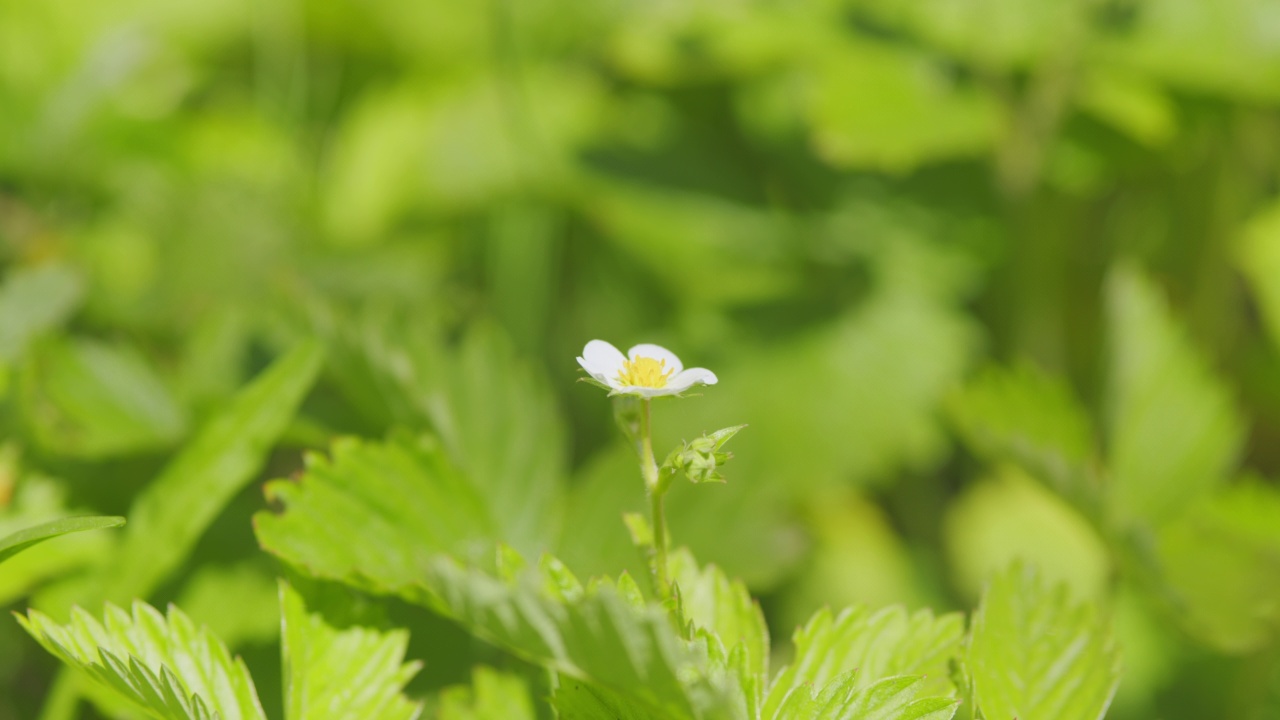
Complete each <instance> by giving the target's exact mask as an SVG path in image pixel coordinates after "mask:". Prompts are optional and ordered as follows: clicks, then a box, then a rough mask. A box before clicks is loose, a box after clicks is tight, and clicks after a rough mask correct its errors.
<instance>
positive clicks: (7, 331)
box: [0, 264, 84, 364]
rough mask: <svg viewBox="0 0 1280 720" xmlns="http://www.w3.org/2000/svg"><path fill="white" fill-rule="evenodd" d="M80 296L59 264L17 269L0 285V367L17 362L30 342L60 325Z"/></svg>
mask: <svg viewBox="0 0 1280 720" xmlns="http://www.w3.org/2000/svg"><path fill="white" fill-rule="evenodd" d="M83 293H84V288H83V287H82V282H81V280H80V276H79V275H78V274H76V273H75V272H74V271H73V270H71V269H70V268H67V267H65V266H62V265H54V264H48V265H40V266H37V267H32V268H19V269H17V270H15V271H13V272H12V273H11V274H10V275H9V276H8V277H6V278H5V279H4V282H3V283H0V364H3V363H11V362H13V361H15V360H17V359H18V358H19V357H21V356H22V354H23V353H24V352H25V351H26V349H27V345H28V344H29V343H30V342H31V340H32V339H34V338H36V337H38V336H39V335H40V334H41V333H43V332H46V331H48V330H50V329H52V328H55V327H57V326H58V325H60V324H61V323H62V322H64V321H65V320H66V319H67V318H68V317H69V316H70V315H71V313H72V312H74V311H75V309H76V306H77V305H79V303H80V298H81V296H82V295H83Z"/></svg>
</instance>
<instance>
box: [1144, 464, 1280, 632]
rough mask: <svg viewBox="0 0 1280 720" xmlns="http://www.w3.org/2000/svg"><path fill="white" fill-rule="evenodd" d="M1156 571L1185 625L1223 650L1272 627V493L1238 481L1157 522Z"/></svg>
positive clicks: (1277, 621)
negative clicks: (1182, 512) (1162, 524)
mask: <svg viewBox="0 0 1280 720" xmlns="http://www.w3.org/2000/svg"><path fill="white" fill-rule="evenodd" d="M1158 554H1159V559H1160V561H1161V568H1160V569H1161V572H1162V574H1163V576H1164V579H1165V581H1166V582H1167V583H1168V584H1169V586H1170V588H1171V589H1172V592H1173V593H1174V598H1173V601H1174V604H1175V609H1176V610H1177V611H1178V612H1179V614H1180V616H1181V617H1182V618H1183V620H1184V622H1185V623H1186V626H1187V627H1188V628H1189V629H1190V630H1191V631H1192V632H1193V633H1194V634H1195V635H1196V636H1197V637H1199V638H1201V639H1202V640H1204V641H1205V642H1207V643H1209V644H1211V645H1213V646H1214V647H1217V648H1219V649H1220V650H1222V651H1224V652H1231V653H1246V652H1251V651H1255V650H1257V649H1259V648H1262V647H1265V646H1266V645H1267V644H1268V643H1271V642H1273V641H1274V639H1275V637H1276V634H1277V632H1280V492H1277V491H1276V489H1275V488H1273V487H1271V486H1270V485H1264V484H1262V483H1260V482H1257V481H1246V482H1243V483H1240V484H1237V485H1233V486H1231V487H1230V488H1228V489H1227V490H1225V491H1223V492H1222V493H1220V494H1218V495H1217V496H1215V497H1214V498H1212V499H1210V500H1208V501H1205V502H1203V503H1200V504H1198V505H1197V506H1196V507H1194V508H1193V509H1192V510H1190V511H1189V512H1188V513H1187V514H1186V515H1185V516H1184V517H1183V518H1181V519H1179V520H1178V521H1176V522H1172V523H1169V524H1168V525H1166V526H1165V527H1163V528H1161V531H1160V535H1159V540H1158Z"/></svg>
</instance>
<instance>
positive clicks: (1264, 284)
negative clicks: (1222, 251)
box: [1237, 203, 1280, 347]
mask: <svg viewBox="0 0 1280 720" xmlns="http://www.w3.org/2000/svg"><path fill="white" fill-rule="evenodd" d="M1237 257H1238V258H1239V260H1238V264H1239V266H1240V269H1241V270H1242V271H1244V275H1245V277H1246V278H1247V279H1248V280H1249V285H1250V288H1251V289H1252V290H1253V294H1254V295H1255V296H1256V297H1257V302H1258V305H1259V309H1260V310H1261V312H1262V318H1263V320H1264V321H1265V323H1266V328H1267V330H1268V331H1269V332H1270V334H1271V342H1272V343H1273V344H1274V345H1275V346H1277V347H1280V283H1278V282H1276V278H1280V204H1275V203H1272V204H1269V205H1267V206H1265V207H1264V208H1263V209H1262V210H1261V211H1260V212H1259V213H1257V214H1256V215H1255V216H1253V217H1252V218H1250V220H1249V222H1248V223H1247V224H1246V225H1245V227H1244V236H1243V238H1242V239H1241V242H1240V244H1239V249H1238V251H1237Z"/></svg>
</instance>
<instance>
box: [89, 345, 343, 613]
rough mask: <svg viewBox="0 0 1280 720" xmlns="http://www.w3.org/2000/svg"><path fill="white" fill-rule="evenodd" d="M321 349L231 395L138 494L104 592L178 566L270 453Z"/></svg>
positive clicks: (150, 582) (136, 592) (293, 355)
mask: <svg viewBox="0 0 1280 720" xmlns="http://www.w3.org/2000/svg"><path fill="white" fill-rule="evenodd" d="M320 362H321V351H320V348H319V347H318V346H316V345H314V344H306V345H303V346H300V347H298V348H296V349H294V350H293V351H292V352H290V353H289V354H288V355H286V356H284V357H282V358H281V359H279V360H278V361H276V363H275V364H274V365H272V366H271V367H270V368H269V369H267V370H266V371H264V372H263V373H262V375H260V376H259V377H258V378H257V379H255V380H254V381H253V382H252V383H250V384H249V385H248V386H247V387H245V388H244V389H243V390H241V391H240V392H239V393H238V394H237V395H235V396H234V397H233V398H231V399H230V400H229V401H228V402H227V404H226V405H225V406H224V407H223V408H221V409H220V410H219V411H218V413H217V414H215V415H214V416H213V417H211V418H210V419H209V420H208V421H207V422H206V423H205V424H204V426H203V427H202V428H201V430H200V431H199V432H198V433H197V435H196V437H195V438H193V439H192V441H191V442H190V443H189V444H188V445H187V446H186V447H185V448H184V449H183V451H182V452H181V453H179V454H178V456H177V457H175V458H174V459H173V460H172V461H171V462H170V463H169V464H168V465H167V466H166V467H165V469H164V471H163V472H162V473H161V474H160V477H158V478H156V480H155V481H153V482H152V483H151V485H149V486H148V488H147V490H146V492H144V493H143V494H142V495H140V496H139V497H138V499H137V500H136V501H135V502H134V505H133V508H132V509H131V510H130V513H129V520H130V524H129V530H128V531H126V534H125V538H124V544H123V547H122V548H121V550H120V552H119V553H118V554H117V555H116V556H115V557H114V561H113V562H112V563H110V564H109V565H107V566H106V567H105V569H104V570H103V575H102V578H101V582H102V586H103V587H104V588H105V590H104V591H103V592H104V593H105V596H106V597H107V598H110V599H114V600H117V601H120V600H123V599H124V598H129V597H136V596H145V595H147V594H149V593H150V592H151V591H152V590H153V589H154V588H155V587H156V585H157V584H158V583H159V582H161V581H162V580H163V579H164V578H165V577H166V576H167V575H168V574H169V573H170V572H172V571H173V570H174V569H175V568H177V567H178V566H179V565H180V564H181V563H182V561H183V559H184V558H185V557H186V555H187V553H188V552H189V551H190V549H191V547H192V546H193V545H194V544H195V542H196V540H197V539H198V538H199V537H200V533H201V532H202V531H203V530H204V529H205V527H207V526H208V524H209V523H210V522H211V521H212V520H213V519H214V517H215V516H216V515H217V513H218V511H219V510H221V509H222V507H223V506H224V505H225V504H226V503H227V501H228V500H230V499H231V497H232V496H233V495H234V494H235V493H236V492H237V491H238V490H239V489H240V488H241V487H243V485H244V483H246V482H248V481H249V480H250V479H251V478H252V477H253V475H254V473H256V472H257V471H258V468H259V467H260V466H261V465H262V463H263V462H264V461H265V459H266V455H267V452H268V451H269V449H270V448H271V446H272V445H274V444H275V442H276V441H277V439H278V438H279V436H280V434H281V433H282V432H283V431H284V429H285V426H286V424H287V423H288V422H289V420H290V419H291V418H292V417H293V414H294V412H295V410H296V409H297V406H298V404H299V403H300V402H301V401H302V398H303V396H304V395H305V394H306V393H307V391H308V390H309V389H310V387H311V384H312V382H314V380H315V376H316V373H317V371H318V370H319V367H320Z"/></svg>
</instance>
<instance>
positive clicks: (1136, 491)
mask: <svg viewBox="0 0 1280 720" xmlns="http://www.w3.org/2000/svg"><path fill="white" fill-rule="evenodd" d="M1107 308H1108V316H1109V317H1108V319H1109V324H1110V328H1109V330H1110V344H1111V391H1112V392H1111V398H1110V399H1111V403H1110V470H1111V477H1110V486H1109V496H1108V501H1109V503H1110V509H1111V511H1112V513H1113V514H1114V516H1115V518H1116V519H1117V520H1118V521H1119V522H1121V523H1126V524H1127V523H1133V522H1135V521H1137V522H1142V521H1146V522H1155V523H1158V522H1160V521H1162V520H1165V519H1168V518H1171V517H1175V516H1176V515H1177V514H1178V513H1179V512H1181V511H1182V510H1183V509H1185V508H1186V507H1188V506H1189V505H1191V504H1192V503H1194V502H1195V501H1197V500H1198V499H1200V498H1201V497H1203V496H1204V495H1205V494H1206V493H1208V492H1210V491H1211V490H1212V489H1213V488H1215V487H1217V486H1218V485H1220V484H1221V482H1222V481H1223V480H1224V479H1225V477H1226V476H1227V474H1228V472H1230V470H1231V469H1232V468H1233V466H1234V465H1235V462H1236V455H1237V453H1238V452H1239V449H1240V446H1241V443H1242V442H1243V441H1244V434H1245V428H1244V423H1243V421H1242V420H1241V419H1240V414H1239V411H1238V410H1237V408H1236V405H1235V402H1234V400H1233V398H1232V394H1231V391H1230V389H1229V388H1228V387H1227V386H1226V385H1225V384H1224V383H1222V382H1221V381H1220V380H1219V379H1218V378H1217V377H1215V376H1214V375H1213V373H1212V372H1211V370H1210V368H1209V367H1208V365H1207V363H1206V362H1205V360H1204V359H1203V357H1202V356H1201V354H1200V353H1198V352H1197V351H1196V348H1195V346H1194V345H1193V343H1192V341H1191V340H1190V338H1188V337H1187V336H1186V334H1185V331H1184V330H1183V328H1182V327H1180V326H1179V325H1178V323H1177V322H1176V321H1175V320H1174V318H1173V316H1172V313H1171V312H1170V310H1169V307H1168V305H1167V303H1166V302H1165V299H1164V297H1162V295H1161V293H1160V292H1159V290H1157V288H1156V287H1155V285H1154V284H1153V283H1152V282H1151V281H1150V280H1148V279H1147V278H1145V277H1143V276H1142V275H1140V274H1139V273H1138V272H1136V271H1134V270H1132V269H1128V268H1119V269H1117V270H1116V271H1115V272H1113V273H1112V275H1111V277H1110V279H1109V281H1108V286H1107Z"/></svg>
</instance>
